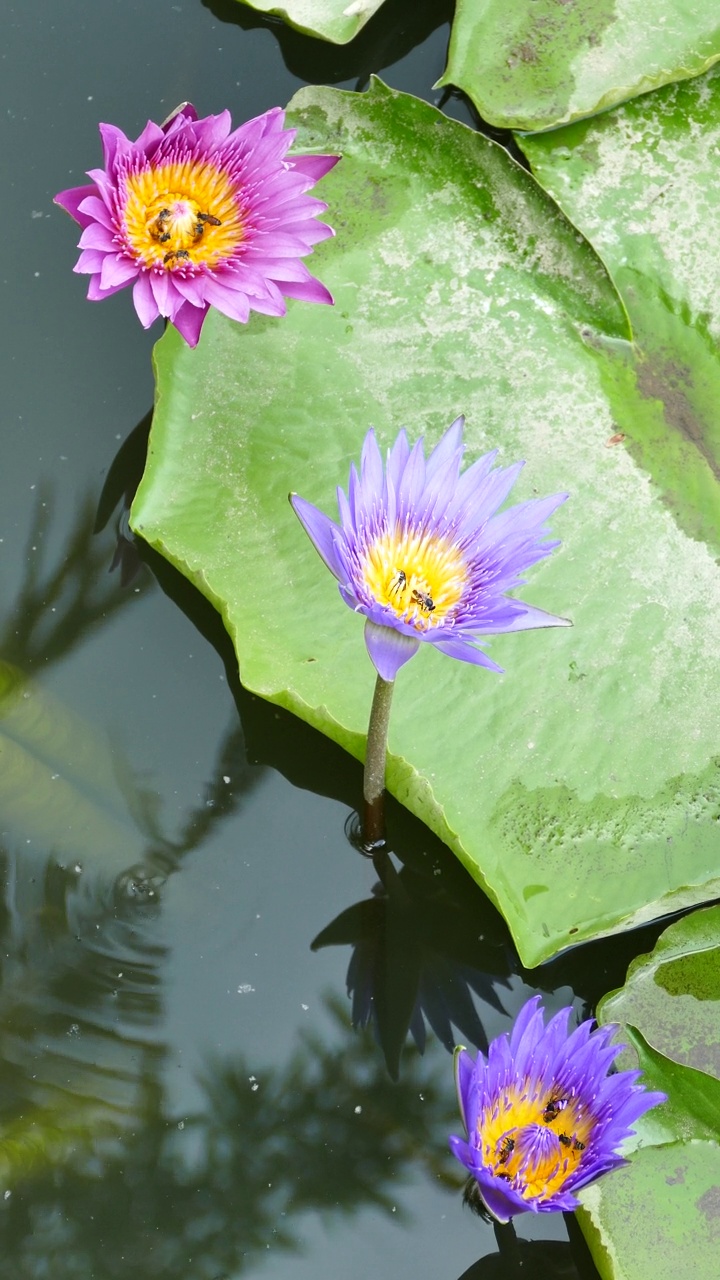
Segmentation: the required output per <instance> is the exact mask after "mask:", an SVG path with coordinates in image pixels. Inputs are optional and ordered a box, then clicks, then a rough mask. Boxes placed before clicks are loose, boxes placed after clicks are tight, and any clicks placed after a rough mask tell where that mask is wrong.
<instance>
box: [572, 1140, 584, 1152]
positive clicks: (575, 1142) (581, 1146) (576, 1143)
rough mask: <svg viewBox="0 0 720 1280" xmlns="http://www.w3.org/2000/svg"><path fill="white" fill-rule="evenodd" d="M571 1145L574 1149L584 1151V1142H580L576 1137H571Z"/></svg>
mask: <svg viewBox="0 0 720 1280" xmlns="http://www.w3.org/2000/svg"><path fill="white" fill-rule="evenodd" d="M573 1147H574V1148H575V1150H576V1151H584V1150H585V1143H584V1142H580V1141H579V1140H578V1139H577V1138H573Z"/></svg>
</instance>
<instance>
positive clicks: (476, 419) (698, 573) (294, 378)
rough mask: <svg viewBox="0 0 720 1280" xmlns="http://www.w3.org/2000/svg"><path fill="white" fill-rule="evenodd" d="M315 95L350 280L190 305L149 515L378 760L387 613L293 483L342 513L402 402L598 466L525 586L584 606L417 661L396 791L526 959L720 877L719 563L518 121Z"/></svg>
mask: <svg viewBox="0 0 720 1280" xmlns="http://www.w3.org/2000/svg"><path fill="white" fill-rule="evenodd" d="M291 116H292V123H293V125H296V126H297V127H298V129H299V144H300V145H301V147H302V149H304V150H308V151H310V150H318V151H322V150H325V151H328V150H329V151H339V152H340V153H341V154H342V156H343V159H342V162H341V163H340V164H339V165H338V166H337V167H336V168H335V169H334V170H333V172H332V173H331V174H330V175H329V176H328V177H327V178H326V179H325V180H324V182H323V184H322V187H321V189H320V190H321V194H322V196H323V198H324V199H326V200H327V201H328V202H329V204H330V213H329V214H328V217H329V219H330V220H331V221H332V222H333V224H334V225H335V227H336V229H337V233H338V234H337V239H336V240H335V241H334V242H331V241H328V242H326V243H325V244H323V245H322V246H321V247H320V249H319V251H318V252H317V253H316V255H315V257H314V258H313V259H312V266H313V269H314V270H315V271H316V272H317V274H318V275H319V276H320V277H321V278H322V279H323V280H324V281H325V282H326V283H327V284H328V286H329V287H330V288H331V289H332V291H333V293H334V295H335V299H336V305H335V308H334V309H331V308H325V307H310V306H306V305H302V304H300V303H297V304H291V305H290V307H289V311H288V315H287V317H286V318H284V319H282V320H275V319H269V318H263V317H255V318H254V319H253V320H252V322H251V323H250V324H249V325H247V326H239V325H236V324H233V323H231V322H230V321H227V320H226V319H225V318H224V317H222V316H220V315H218V314H216V313H212V312H211V314H210V316H209V317H208V320H207V321H206V324H205V327H204V330H203V336H202V339H201V342H200V344H199V346H198V347H197V348H196V349H195V350H194V351H191V350H190V349H189V348H188V347H187V346H186V345H185V344H184V343H183V342H182V340H181V339H180V338H179V336H178V335H177V334H176V333H175V332H174V331H172V330H169V331H168V332H167V333H166V335H165V336H164V338H163V339H162V340H161V341H160V343H159V344H158V346H157V348H156V369H157V409H156V414H155V420H154V424H153V430H152V434H151V442H150V452H149V457H148V465H147V469H146V472H145V476H144V478H143V481H142V483H141V486H140V488H139V490H138V494H137V497H136V500H135V503H134V506H133V510H132V516H131V519H132V524H133V527H134V529H135V530H136V532H137V533H139V534H141V535H142V536H143V537H145V538H146V539H147V540H148V541H149V542H150V543H151V544H152V545H153V546H155V547H156V548H157V549H158V550H159V551H161V552H162V553H163V554H164V555H165V556H166V557H167V558H168V559H169V560H170V561H171V562H172V563H174V564H175V565H176V566H177V567H178V568H179V569H180V570H181V571H182V572H183V573H185V574H186V575H187V576H188V577H189V578H190V580H191V581H193V582H195V583H196V584H197V586H198V587H199V589H200V590H201V591H202V592H203V593H204V594H205V595H206V596H207V598H208V599H209V600H211V601H212V602H214V603H215V604H216V606H217V607H218V608H219V609H220V610H221V612H222V614H223V617H224V619H225V622H226V625H227V627H228V630H229V632H230V634H231V636H232V638H233V641H234V643H235V647H236V650H237V654H238V659H239V664H240V672H241V676H242V679H243V681H244V683H245V684H246V685H247V687H248V688H250V689H252V690H254V691H255V692H257V693H259V694H261V695H262V696H264V697H266V698H268V699H270V700H271V701H275V702H277V703H279V704H281V705H283V706H285V707H287V708H289V709H290V710H291V711H293V712H295V713H296V714H297V715H299V716H301V717H303V718H304V719H305V720H306V721H308V722H309V723H310V724H311V725H314V726H315V727H316V728H318V729H320V730H321V731H322V732H323V733H326V734H328V735H329V736H330V737H332V738H334V739H335V740H336V741H337V742H339V743H340V744H341V745H342V746H343V747H345V748H346V749H347V750H348V751H350V752H352V753H353V754H354V755H355V756H356V757H357V758H359V759H362V757H363V754H364V749H365V730H366V727H367V717H368V713H369V708H370V701H371V697H372V690H373V684H374V672H373V668H372V666H371V664H370V662H369V659H368V658H367V655H366V653H365V649H364V644H363V637H362V629H363V628H362V619H361V618H359V617H358V616H356V615H355V614H353V613H352V612H351V611H350V610H348V609H347V608H346V607H345V605H344V604H343V603H342V601H341V600H340V598H339V596H338V593H337V587H336V584H335V582H334V580H333V579H332V578H331V577H330V575H329V574H328V573H327V571H326V569H325V568H324V566H323V565H322V563H321V561H320V559H319V557H318V556H317V555H316V553H315V551H314V550H313V548H312V546H311V545H310V544H309V543H308V541H307V538H306V536H305V534H304V532H303V530H302V529H301V527H300V525H299V523H298V522H297V521H296V520H295V517H294V516H293V513H292V512H291V510H290V508H289V506H288V505H287V494H288V491H289V490H291V489H294V490H296V491H297V492H299V493H301V494H302V495H303V496H304V497H306V498H308V499H309V500H310V501H312V502H315V503H316V504H318V505H320V506H322V507H323V508H324V509H325V510H326V511H328V512H329V513H333V511H334V491H335V486H336V484H338V483H345V481H346V478H347V471H348V465H349V463H350V461H351V460H352V459H356V458H357V457H358V455H359V451H360V447H361V443H362V440H363V437H364V435H365V432H366V430H367V428H368V427H369V426H370V425H371V424H372V425H374V426H375V427H376V429H377V432H378V436H379V438H380V440H381V443H382V444H383V445H387V444H388V443H389V442H391V441H392V440H393V439H394V437H395V435H396V433H397V431H398V429H399V427H400V426H403V425H405V426H407V427H408V429H409V432H410V434H411V436H412V437H413V438H416V437H417V436H418V435H420V434H421V433H422V432H424V431H426V432H427V435H428V439H429V441H434V440H436V439H437V438H438V436H439V435H440V433H441V432H442V430H443V429H444V428H445V427H446V426H447V424H448V423H449V422H450V421H451V419H452V418H453V417H454V416H455V415H456V414H457V413H459V412H464V413H465V414H466V415H467V422H468V426H467V432H466V438H467V443H468V449H469V453H470V454H471V455H475V454H478V453H480V452H484V451H486V450H487V449H488V448H491V447H493V446H499V447H500V450H501V457H502V460H503V461H505V462H510V461H512V460H514V459H516V458H525V459H526V460H527V466H526V468H525V471H524V472H523V475H522V477H521V480H520V482H519V483H518V485H517V486H516V490H515V494H514V496H515V497H516V498H517V499H523V498H527V497H531V496H533V495H534V494H549V493H553V492H558V491H562V490H566V489H568V490H570V491H571V494H572V497H571V499H570V501H569V502H568V503H567V504H566V505H565V506H564V507H563V508H562V509H561V511H560V512H559V513H558V514H557V516H556V517H555V518H554V520H553V529H554V531H555V532H557V534H558V535H559V536H560V537H561V538H562V539H563V546H562V548H561V549H560V550H559V551H556V552H554V553H553V555H552V557H551V558H550V559H549V560H548V561H545V562H544V563H543V564H542V565H540V566H536V568H535V570H533V572H532V574H531V579H530V582H529V583H528V585H527V586H526V587H525V588H524V589H523V595H524V597H525V598H527V599H528V600H529V601H531V602H532V603H533V604H537V605H539V606H540V607H541V608H545V609H547V610H549V611H551V612H555V613H560V614H565V615H569V616H570V617H571V618H572V619H573V621H574V624H575V625H574V628H573V629H568V630H562V631H544V632H535V633H532V632H530V633H525V634H522V635H508V636H502V637H498V638H497V639H495V640H494V641H493V642H492V643H491V653H492V656H493V658H494V659H495V660H496V661H498V662H499V663H500V664H501V665H503V666H504V667H505V668H506V670H507V674H506V675H505V676H500V677H495V676H493V675H490V674H489V673H488V672H485V671H480V670H478V669H477V668H475V667H470V666H468V665H465V664H463V663H459V662H455V661H453V660H451V659H449V658H446V657H444V656H443V655H442V654H440V653H438V652H437V651H435V650H433V649H432V648H431V647H430V646H422V647H421V650H420V652H419V653H418V655H417V656H416V657H415V658H413V659H412V661H411V662H410V663H409V664H408V665H407V667H405V668H403V670H402V671H401V672H400V675H399V677H398V681H397V690H396V693H395V705H394V707H393V716H392V720H391V726H390V744H389V746H390V755H389V761H388V774H387V779H388V786H389V788H390V790H391V791H392V792H393V793H394V794H395V795H396V796H397V797H398V798H399V799H400V800H401V801H402V802H403V803H404V804H406V805H407V806H408V808H410V809H411V810H412V811H413V812H414V813H416V814H417V815H418V816H419V817H420V818H421V819H423V820H424V821H425V822H426V823H427V824H428V825H429V826H430V827H431V828H432V829H433V830H434V831H435V832H436V833H437V834H438V835H439V836H440V837H441V839H443V840H445V841H446V843H447V844H448V845H449V846H450V848H451V849H453V850H454V852H455V853H456V854H457V856H458V857H459V858H460V859H461V861H462V862H463V863H464V865H465V866H466V867H467V868H468V870H469V871H470V873H471V874H472V875H473V876H474V877H475V879H476V880H477V881H478V883H480V884H481V885H482V886H483V887H484V888H485V889H486V891H487V892H488V893H489V895H490V896H491V898H492V899H493V901H494V902H496V903H497V905H498V906H499V908H500V910H501V911H502V912H503V913H504V915H505V916H506V918H507V920H508V922H509V924H510V927H511V929H512V931H513V934H514V937H515V940H516V942H517V945H518V948H519V951H520V954H521V956H522V958H523V960H524V962H525V964H527V965H533V964H537V963H539V962H540V961H542V960H544V959H547V958H548V957H550V956H552V955H554V954H556V953H557V952H558V951H559V950H561V949H562V948H563V947H565V946H567V945H568V944H569V943H572V942H579V941H581V940H583V939H585V938H591V937H596V936H598V935H600V934H606V933H611V932H613V931H615V930H617V929H621V928H625V927H628V926H630V925H634V924H637V923H640V922H641V921H643V920H648V919H650V918H653V917H654V916H657V915H660V914H662V913H664V912H668V911H671V910H676V909H678V908H680V907H682V906H686V905H689V904H693V903H697V902H701V901H704V900H707V899H709V898H711V897H713V896H716V895H718V894H720V876H719V874H718V867H717V856H716V846H717V823H716V814H717V810H718V803H719V802H720V774H719V773H718V767H717V761H716V751H717V725H716V715H715V711H714V705H715V700H714V690H715V684H716V672H717V654H716V651H715V650H716V645H715V643H714V642H713V640H712V637H713V636H715V635H717V634H718V630H719V628H718V622H719V621H720V574H719V573H718V567H717V564H716V563H715V558H714V557H713V556H711V555H710V554H709V552H708V550H707V548H706V547H705V546H703V545H702V544H699V543H697V542H695V541H693V540H692V539H691V538H690V537H689V536H688V535H687V534H686V533H685V532H684V530H683V529H682V528H680V527H679V526H678V523H677V521H676V520H675V519H674V518H673V517H672V516H671V515H670V513H669V512H668V510H667V509H666V507H665V505H664V503H663V500H662V495H661V494H660V493H659V492H656V491H655V490H654V489H653V487H652V486H651V485H650V484H649V483H648V480H647V476H646V475H645V474H644V472H643V471H642V470H641V469H640V468H639V467H638V466H637V465H636V464H635V462H634V461H633V459H632V458H631V456H630V455H629V454H628V452H627V451H626V450H624V449H622V448H617V447H611V448H608V447H606V445H607V444H608V442H609V441H612V440H613V439H614V438H615V435H616V433H617V432H618V424H619V423H620V424H621V427H620V429H621V430H628V431H629V430H630V426H631V423H632V422H633V421H634V417H635V413H636V409H637V402H638V399H639V397H638V396H637V395H636V394H634V392H633V394H630V395H628V396H624V395H619V394H617V386H618V385H620V384H621V385H622V386H623V387H624V385H625V383H624V382H623V379H625V380H627V378H628V376H629V375H628V374H627V370H628V369H630V370H632V352H631V348H630V346H629V344H628V342H627V341H626V340H625V339H626V336H627V329H626V322H625V317H624V314H623V312H622V309H621V308H620V306H619V303H618V300H617V296H616V294H615V293H614V292H613V290H612V288H611V287H610V283H609V280H608V277H607V275H606V274H605V271H604V269H603V267H602V264H601V263H600V261H599V259H598V258H597V257H596V255H595V254H594V253H593V251H592V250H591V249H590V247H589V246H588V244H587V242H586V241H585V240H583V238H582V236H579V235H578V234H577V232H576V230H575V229H574V228H573V227H572V226H571V225H570V224H569V223H568V222H567V221H566V220H565V219H564V218H563V217H562V216H561V215H560V214H559V213H558V211H557V209H556V207H555V206H554V205H553V203H552V202H551V201H550V200H549V199H548V198H547V197H546V196H545V195H544V193H543V192H542V191H541V190H540V189H539V188H538V187H537V186H536V184H535V183H534V182H533V180H532V179H531V178H530V177H529V175H528V174H527V173H526V172H525V171H524V170H523V169H522V168H520V167H519V166H518V165H516V164H515V163H514V162H513V161H512V160H511V159H510V158H509V156H508V155H507V153H506V152H505V151H504V150H503V149H502V148H499V147H497V146H496V145H495V144H493V143H491V142H490V141H488V140H487V139H485V138H483V137H481V136H478V135H477V134H475V133H473V132H472V131H470V130H468V129H466V128H464V127H463V126H462V125H459V124H457V123H455V122H453V121H450V120H448V119H446V118H445V117H443V116H442V115H440V114H439V113H438V112H437V111H435V110H434V109H433V108H431V107H429V106H428V105H426V104H424V103H422V102H419V101H418V100H417V99H414V98H410V97H407V96H405V95H403V94H397V93H393V92H391V91H390V90H388V89H386V88H385V87H384V86H382V85H380V84H379V83H377V82H375V83H374V85H373V88H372V90H371V92H369V93H368V94H366V95H355V94H348V93H342V92H339V91H336V90H331V89H320V88H311V89H306V90H303V91H302V92H301V93H300V94H298V95H297V97H296V98H295V99H294V101H293V104H292V109H291ZM618 371H620V372H618ZM618 379H620V383H618ZM630 381H631V382H632V380H630ZM608 389H609V390H608ZM631 391H632V386H631ZM610 393H611V394H610ZM652 412H653V413H655V418H654V419H653V420H654V422H655V425H656V428H657V433H658V448H659V449H661V448H662V447H663V445H664V442H665V435H666V434H667V431H666V427H665V424H664V422H663V419H662V414H661V413H660V411H659V410H658V411H657V412H656V411H655V410H652ZM717 497H718V494H717V491H716V490H713V498H714V501H715V502H717ZM696 499H697V495H696V494H695V492H694V490H692V489H690V490H689V491H688V492H687V493H685V492H683V495H682V500H683V503H684V504H685V506H686V507H687V510H688V511H691V510H692V509H693V506H694V503H695V502H696ZM689 707H692V708H693V723H692V732H691V733H681V732H679V731H678V726H680V725H682V724H684V723H685V722H686V718H687V712H688V708H689ZM400 852H401V851H400Z"/></svg>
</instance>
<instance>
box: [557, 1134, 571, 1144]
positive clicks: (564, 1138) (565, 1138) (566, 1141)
mask: <svg viewBox="0 0 720 1280" xmlns="http://www.w3.org/2000/svg"><path fill="white" fill-rule="evenodd" d="M558 1142H561V1143H562V1145H563V1146H564V1147H571V1146H572V1138H568V1136H567V1134H566V1133H559V1134H558Z"/></svg>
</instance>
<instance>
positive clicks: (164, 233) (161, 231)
mask: <svg viewBox="0 0 720 1280" xmlns="http://www.w3.org/2000/svg"><path fill="white" fill-rule="evenodd" d="M171 217H172V214H171V213H170V210H169V209H161V210H160V212H159V214H158V216H157V218H156V219H155V221H154V222H152V223H151V224H150V228H149V230H150V235H151V236H152V238H153V240H159V241H160V244H167V242H168V240H169V239H170V232H169V231H168V229H167V224H168V222H169V221H170V218H171Z"/></svg>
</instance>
